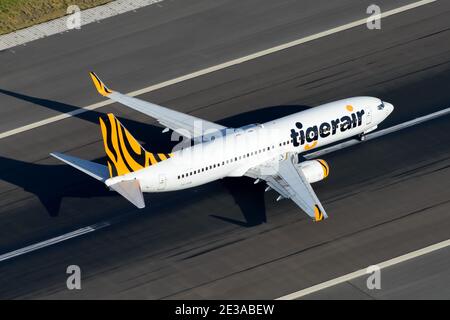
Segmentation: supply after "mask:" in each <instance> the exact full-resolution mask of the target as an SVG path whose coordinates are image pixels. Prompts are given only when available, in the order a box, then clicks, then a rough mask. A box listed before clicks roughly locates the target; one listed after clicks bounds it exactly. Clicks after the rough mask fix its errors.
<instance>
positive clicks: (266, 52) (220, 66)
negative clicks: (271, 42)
mask: <svg viewBox="0 0 450 320" xmlns="http://www.w3.org/2000/svg"><path fill="white" fill-rule="evenodd" d="M436 1H437V0H421V1H417V2H414V3H410V4H408V5H405V6H402V7H398V8H396V9H392V10H389V11H386V12H382V13H381V14H380V19H382V18H386V17H390V16H393V15H396V14H399V13H402V12H406V11H409V10H413V9H416V8H419V7H422V6H424V5H427V4H430V3H433V2H436ZM368 18H370V17H369V16H368V17H365V18H363V19H359V20H356V21H353V22H350V23H347V24H344V25H341V26H338V27H335V28H332V29H329V30H325V31H322V32H319V33H316V34H313V35H310V36H306V37H303V38H300V39H297V40H294V41H291V42H287V43H284V44H281V45H278V46H275V47H272V48H269V49H265V50H262V51H259V52H255V53H253V54H250V55H247V56H244V57H241V58H237V59H233V60H230V61H227V62H224V63H221V64H218V65H215V66H212V67H208V68H205V69H202V70H198V71H195V72H193V73H189V74H186V75H183V76H180V77H177V78H174V79H171V80H167V81H164V82H161V83H158V84H154V85H150V86H148V87H146V88H142V89H139V90H136V91H133V92H129V93H127V95H129V96H132V97H135V96H139V95H141V94H144V93H148V92H152V91H155V90H158V89H161V88H164V87H168V86H171V85H174V84H177V83H180V82H183V81H186V80H190V79H194V78H197V77H200V76H203V75H206V74H209V73H213V72H215V71H219V70H222V69H225V68H229V67H232V66H235V65H238V64H241V63H244V62H247V61H251V60H254V59H257V58H261V57H263V56H267V55H269V54H272V53H275V52H279V51H282V50H286V49H289V48H292V47H295V46H298V45H301V44H304V43H307V42H311V41H314V40H317V39H320V38H324V37H327V36H329V35H332V34H336V33H339V32H342V31H345V30H349V29H352V28H355V27H359V26H362V25H364V24H366V23H367V21H368ZM113 103H115V101H112V100H105V101H101V102H98V103H94V104H91V105H89V106H86V107H83V108H80V109H77V110H74V111H71V112H67V113H62V114H59V115H56V116H53V117H50V118H47V119H43V120H40V121H37V122H33V123H30V124H27V125H24V126H22V127H18V128H15V129H12V130H9V131H5V132H2V133H0V139H4V138H6V137H10V136H12V135H15V134H18V133H22V132H25V131H29V130H32V129H35V128H38V127H41V126H44V125H47V124H50V123H53V122H57V121H60V120H63V119H67V118H70V117H72V116H75V115H78V114H81V113H84V112H87V111H91V110H95V109H98V108H101V107H104V106H107V105H110V104H113Z"/></svg>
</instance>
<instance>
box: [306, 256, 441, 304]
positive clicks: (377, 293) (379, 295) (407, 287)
mask: <svg viewBox="0 0 450 320" xmlns="http://www.w3.org/2000/svg"><path fill="white" fill-rule="evenodd" d="M370 275H371V274H368V275H367V276H364V277H359V278H357V279H354V280H352V281H349V282H345V283H342V284H339V285H336V286H333V287H330V288H327V289H324V290H321V291H318V292H315V293H312V294H309V295H307V296H305V297H303V299H314V300H318V299H334V300H344V299H351V300H355V299H358V300H363V299H364V300H368V299H390V300H392V299H420V300H423V299H435V300H441V299H445V298H448V297H449V296H450V287H449V286H448V284H449V283H450V249H449V248H445V249H441V250H439V251H436V252H433V253H430V254H427V255H425V256H422V257H418V258H415V259H412V260H410V261H406V262H403V263H400V264H399V265H396V266H393V267H389V268H386V269H383V270H381V273H380V275H381V276H380V288H379V289H377V288H373V287H371V288H372V289H368V286H367V281H368V280H369V283H372V282H371V279H368V277H369V276H370Z"/></svg>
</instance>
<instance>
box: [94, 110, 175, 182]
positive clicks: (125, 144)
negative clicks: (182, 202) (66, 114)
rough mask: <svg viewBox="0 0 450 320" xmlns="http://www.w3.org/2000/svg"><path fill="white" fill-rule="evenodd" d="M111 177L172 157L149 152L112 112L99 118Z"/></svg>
mask: <svg viewBox="0 0 450 320" xmlns="http://www.w3.org/2000/svg"><path fill="white" fill-rule="evenodd" d="M99 121H100V128H101V131H102V135H103V143H104V147H105V152H106V155H107V156H108V170H109V173H110V177H116V176H121V175H124V174H127V173H130V172H134V171H137V170H140V169H143V168H145V167H148V166H151V165H154V164H156V163H158V162H160V161H163V160H166V159H168V158H170V157H172V154H166V153H151V152H147V151H146V150H145V149H144V148H143V147H142V146H141V145H140V144H139V142H137V140H136V139H135V138H134V137H133V136H132V135H131V134H130V133H129V132H128V130H127V129H125V127H124V126H123V125H122V124H121V123H120V121H119V120H118V119H117V118H116V117H115V116H114V115H113V114H112V113H108V114H107V115H106V116H102V117H100V118H99Z"/></svg>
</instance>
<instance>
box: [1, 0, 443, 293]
mask: <svg viewBox="0 0 450 320" xmlns="http://www.w3.org/2000/svg"><path fill="white" fill-rule="evenodd" d="M410 2H411V1H395V2H392V1H381V2H380V3H381V4H382V8H386V9H390V8H393V7H397V6H400V5H401V4H404V3H410ZM368 3H370V1H367V3H366V2H365V1H339V4H338V3H337V2H335V1H334V2H330V1H314V5H311V3H310V2H309V1H277V2H269V1H264V2H261V1H242V2H239V4H237V3H236V2H231V1H214V2H212V1H165V2H163V3H162V4H161V6H151V7H148V8H144V9H142V10H138V11H137V12H136V13H129V14H124V15H121V16H118V17H115V18H111V19H107V20H104V21H103V22H102V23H99V24H92V25H88V26H86V27H83V29H82V30H81V31H78V32H69V33H66V34H63V35H58V36H54V37H49V38H46V39H43V40H38V41H35V42H32V43H30V44H28V45H27V46H24V47H19V48H15V49H14V50H8V51H4V52H1V53H0V71H1V72H0V105H1V106H2V108H1V111H0V119H2V120H1V124H0V127H1V131H2V132H3V131H6V130H9V129H13V128H16V127H18V126H21V125H24V124H28V123H31V122H33V121H36V120H41V119H44V118H46V117H48V116H51V115H55V114H58V113H59V112H67V111H71V110H74V109H76V108H78V107H80V106H85V105H87V104H90V103H93V102H96V101H100V98H99V97H98V96H97V95H96V93H95V92H94V90H93V88H92V85H91V84H90V82H89V81H90V80H89V78H88V76H87V72H88V71H89V70H95V71H96V72H97V73H98V74H99V75H100V76H101V77H102V78H103V80H104V81H105V82H106V83H107V84H109V85H110V87H111V88H112V89H116V90H119V91H122V92H127V91H131V90H136V89H139V88H142V87H143V86H147V85H149V84H152V83H157V82H159V81H162V80H167V79H170V78H172V77H174V76H179V75H182V74H185V73H187V72H191V71H195V70H197V69H200V68H202V67H206V66H210V65H213V64H216V63H220V62H223V61H226V60H228V59H231V58H236V57H239V56H242V55H244V54H248V53H251V52H254V51H257V50H260V49H265V48H267V47H270V46H272V45H276V44H280V43H283V42H285V41H289V40H293V39H296V38H299V37H302V36H304V35H308V34H312V33H315V32H318V31H323V30H324V29H327V28H328V27H334V26H337V25H340V24H342V23H347V22H350V21H353V20H356V19H360V18H362V17H364V15H365V9H366V7H367V4H368ZM449 11H450V4H449V3H447V2H443V1H439V2H438V3H436V4H432V5H428V6H425V7H422V8H420V9H416V10H413V11H411V12H406V13H402V14H399V15H396V16H393V17H390V18H387V19H385V20H383V21H382V29H381V30H376V31H374V30H368V29H366V28H365V27H358V28H355V29H352V30H348V31H345V32H341V33H338V34H335V35H332V36H329V37H326V38H322V39H319V40H316V41H313V42H310V43H307V44H304V45H301V46H298V47H295V48H291V49H288V50H285V51H282V52H278V53H275V54H271V55H269V56H266V57H263V58H259V59H256V60H254V61H251V62H247V63H245V64H242V65H238V66H235V67H231V68H228V69H225V70H222V71H218V72H215V73H212V74H209V75H206V76H202V77H199V78H195V79H192V80H189V81H186V82H183V83H180V84H177V85H173V86H170V87H167V88H164V89H161V90H158V91H155V92H152V93H149V94H145V95H142V96H141V98H143V99H146V100H149V101H154V102H156V103H160V104H162V105H165V106H168V107H171V108H173V109H176V110H180V111H183V112H189V113H191V114H194V115H196V116H199V117H203V118H206V119H208V120H213V121H219V122H220V123H222V124H226V125H230V126H238V125H241V124H245V123H252V122H263V121H267V120H269V119H271V118H276V117H279V116H282V115H285V114H288V113H293V112H296V111H300V110H302V109H304V108H307V107H311V106H315V105H318V104H320V103H324V102H328V101H332V100H336V99H339V98H343V97H348V96H356V95H372V96H377V97H380V98H382V99H383V100H386V101H389V102H391V103H393V104H394V105H395V107H396V109H395V112H394V113H393V114H392V115H391V116H390V118H389V119H388V120H386V122H385V123H384V127H385V126H389V125H393V124H397V123H400V122H403V121H406V120H409V119H412V118H414V117H416V116H420V115H425V114H428V113H431V112H433V111H437V110H440V109H443V108H446V107H448V106H449V105H450V91H449V90H448V89H449V83H450V60H449V56H450V55H449V51H450V41H448V40H449V34H450V21H449V20H448V15H449ZM2 93H3V94H2ZM97 111H98V112H88V113H84V114H81V115H79V116H77V117H73V118H70V119H66V120H63V121H59V122H56V123H53V124H49V125H46V126H44V127H41V128H37V129H33V130H30V131H27V132H24V133H21V134H17V135H13V136H11V137H7V138H4V139H1V140H0V155H1V158H0V161H1V166H0V177H1V179H2V181H1V182H0V234H1V237H0V253H4V252H8V251H11V250H14V249H17V248H20V247H23V246H25V245H28V244H31V243H34V242H37V241H41V240H45V239H48V238H50V237H54V236H57V235H60V234H62V233H64V232H68V231H72V230H74V229H76V228H79V227H84V226H87V225H90V224H93V223H98V222H101V221H110V222H111V223H112V226H110V227H108V228H105V229H102V230H101V231H98V232H95V233H92V234H89V235H87V236H84V237H81V238H77V239H73V240H70V241H67V242H64V243H61V244H58V245H56V246H53V247H50V248H47V249H43V250H40V251H37V252H35V253H31V254H28V255H24V256H22V257H19V258H16V259H12V260H9V261H6V262H3V263H0V298H69V299H71V298H91V299H97V298H118V299H124V298H157V299H160V298H169V299H173V298H255V299H257V298H277V297H280V296H283V295H285V294H288V293H291V292H293V291H297V290H300V289H302V288H306V287H309V286H311V285H314V284H317V283H320V282H323V281H326V280H329V279H331V278H334V277H337V276H340V275H343V274H346V273H349V272H352V271H354V270H357V269H361V268H362V267H365V266H368V265H371V264H374V263H377V262H380V261H384V260H387V259H390V258H392V257H395V256H399V255H401V254H404V253H407V252H410V251H413V250H416V249H419V248H422V247H425V246H427V245H430V244H433V243H436V242H439V241H442V240H446V239H448V238H449V230H450V215H449V209H450V191H449V190H450V188H449V187H450V182H449V181H450V179H449V175H450V170H449V164H450V135H449V134H448V129H449V120H450V119H449V117H448V116H447V117H444V118H441V119H437V120H433V121H431V122H429V123H426V124H423V125H420V126H418V127H415V128H411V129H407V130H405V131H403V132H399V133H396V134H393V135H391V136H387V137H384V138H380V139H379V140H376V141H370V142H367V143H365V144H363V145H359V146H356V147H353V148H349V149H347V150H344V151H339V152H337V153H335V154H332V155H328V156H326V157H325V159H326V160H327V162H328V163H329V164H330V166H331V174H330V176H329V178H328V179H327V180H326V181H323V182H319V183H317V184H315V185H314V188H315V190H316V192H317V194H318V196H319V197H320V199H321V200H322V203H323V204H324V206H325V207H326V208H327V212H328V213H329V215H330V219H328V220H327V221H325V222H324V223H320V224H316V223H312V222H311V221H310V220H309V219H308V218H307V217H306V215H305V214H303V213H302V212H301V211H299V209H298V208H296V207H295V206H294V204H293V203H291V202H289V201H281V202H275V199H276V197H277V195H276V194H275V193H273V192H269V193H266V194H264V192H263V191H264V186H263V185H256V186H255V185H253V181H251V180H249V179H245V178H242V179H237V178H236V179H224V180H223V181H218V182H215V183H211V184H208V185H205V186H202V187H198V188H195V189H190V190H185V191H182V192H174V193H167V194H157V195H153V194H151V195H146V202H147V208H146V209H145V210H141V211H138V210H135V209H134V208H133V207H132V206H131V205H130V204H129V203H128V202H126V200H124V199H122V198H121V197H119V196H117V195H115V194H114V193H111V192H108V191H107V190H106V189H105V188H104V187H103V186H102V185H101V184H98V183H97V182H96V181H93V180H92V179H90V178H89V177H86V176H84V175H82V174H81V173H78V172H76V171H74V170H72V169H71V168H68V167H67V166H64V165H62V164H60V163H58V162H57V161H56V160H54V159H52V158H50V157H49V156H48V153H49V152H51V151H61V152H67V153H70V154H72V155H75V156H79V157H82V158H86V159H98V161H100V162H102V161H104V151H103V146H102V141H101V137H100V130H99V128H98V124H97V118H98V116H99V113H106V112H114V113H115V114H117V115H118V116H119V117H120V118H121V119H123V121H122V122H123V124H124V125H125V126H126V127H127V128H128V129H129V131H131V132H132V133H133V134H134V135H135V136H136V137H137V138H138V139H139V140H141V141H143V142H145V146H146V148H147V149H148V150H150V151H158V152H166V151H169V150H170V148H171V145H173V144H174V143H175V142H172V141H170V135H167V134H166V135H163V134H161V128H159V127H155V126H153V125H152V124H154V121H153V120H151V119H148V118H146V117H145V116H143V115H140V114H138V113H135V112H132V111H130V110H127V109H126V108H125V107H122V106H117V105H112V106H108V107H105V108H102V109H99V110H97ZM447 252H448V251H447ZM71 264H76V265H79V266H80V267H81V269H82V279H83V280H82V288H83V289H82V290H80V291H76V292H74V291H68V290H67V289H66V286H65V284H66V277H67V275H66V273H65V271H66V268H67V266H68V265H71ZM439 294H440V293H436V294H435V295H433V297H434V296H439ZM441 294H443V295H444V294H447V296H443V298H450V297H449V296H448V291H447V292H445V291H443V292H442V293H441Z"/></svg>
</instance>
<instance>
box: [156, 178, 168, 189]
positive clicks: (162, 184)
mask: <svg viewBox="0 0 450 320" xmlns="http://www.w3.org/2000/svg"><path fill="white" fill-rule="evenodd" d="M166 184H167V179H166V175H165V174H160V175H159V180H158V190H164V189H165V188H166Z"/></svg>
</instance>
